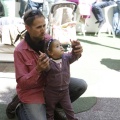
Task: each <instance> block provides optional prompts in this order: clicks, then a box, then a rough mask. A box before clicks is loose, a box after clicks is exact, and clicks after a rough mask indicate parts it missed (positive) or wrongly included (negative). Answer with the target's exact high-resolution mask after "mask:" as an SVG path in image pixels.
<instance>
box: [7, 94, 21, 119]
mask: <svg viewBox="0 0 120 120" xmlns="http://www.w3.org/2000/svg"><path fill="white" fill-rule="evenodd" d="M19 103H20V100H19V98H18V96H17V95H15V96H14V98H13V100H12V101H11V102H10V103H9V104H8V106H7V108H6V115H7V117H8V118H9V119H13V118H15V110H16V107H17V106H18V104H19Z"/></svg>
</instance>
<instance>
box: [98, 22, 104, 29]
mask: <svg viewBox="0 0 120 120" xmlns="http://www.w3.org/2000/svg"><path fill="white" fill-rule="evenodd" d="M104 23H105V20H102V21H100V22H99V25H98V28H101V27H102V26H103V24H104Z"/></svg>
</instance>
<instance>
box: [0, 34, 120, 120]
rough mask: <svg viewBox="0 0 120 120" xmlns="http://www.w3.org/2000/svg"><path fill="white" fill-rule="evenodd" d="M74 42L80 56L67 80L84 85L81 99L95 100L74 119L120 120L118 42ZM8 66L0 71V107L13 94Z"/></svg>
mask: <svg viewBox="0 0 120 120" xmlns="http://www.w3.org/2000/svg"><path fill="white" fill-rule="evenodd" d="M78 39H79V40H80V41H81V45H82V46H83V54H82V57H81V58H80V59H79V60H78V61H77V62H75V63H73V64H72V65H71V76H72V77H78V78H81V79H84V80H85V81H86V82H87V84H88V89H87V91H86V92H85V94H83V95H82V97H89V96H96V97H97V98H98V99H97V103H96V105H94V106H93V107H92V108H91V109H90V110H88V111H85V112H82V113H78V114H76V116H78V117H79V118H80V120H120V114H119V113H120V109H119V108H120V95H119V91H120V87H119V85H120V39H118V38H116V39H113V38H109V37H104V36H103V37H100V38H98V37H92V36H86V37H81V36H78ZM6 64H8V63H6ZM9 65H10V64H8V65H7V67H5V69H4V70H3V68H1V67H0V83H1V84H0V102H1V103H8V102H9V101H10V100H11V97H12V95H13V94H14V93H15V85H16V82H15V74H14V72H13V71H14V70H13V71H12V72H10V70H9V68H11V67H10V66H9ZM2 70H3V72H2ZM5 71H9V72H7V73H6V72H5ZM7 95H9V97H8V96H7Z"/></svg>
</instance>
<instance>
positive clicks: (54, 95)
mask: <svg viewBox="0 0 120 120" xmlns="http://www.w3.org/2000/svg"><path fill="white" fill-rule="evenodd" d="M44 96H45V103H46V115H47V120H54V110H55V106H56V104H57V103H58V101H59V92H58V91H57V90H51V89H49V88H45V91H44Z"/></svg>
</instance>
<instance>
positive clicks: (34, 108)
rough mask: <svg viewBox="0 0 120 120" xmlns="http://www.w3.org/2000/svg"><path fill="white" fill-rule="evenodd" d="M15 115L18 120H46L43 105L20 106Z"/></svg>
mask: <svg viewBox="0 0 120 120" xmlns="http://www.w3.org/2000/svg"><path fill="white" fill-rule="evenodd" d="M16 115H17V117H18V120H47V119H46V109H45V105H44V104H21V105H20V106H19V107H18V108H17V110H16Z"/></svg>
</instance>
